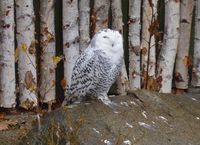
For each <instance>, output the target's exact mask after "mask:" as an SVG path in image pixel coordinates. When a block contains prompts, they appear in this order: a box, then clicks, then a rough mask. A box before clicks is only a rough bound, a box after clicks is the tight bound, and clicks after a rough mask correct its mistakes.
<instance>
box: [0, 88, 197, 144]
mask: <svg viewBox="0 0 200 145" xmlns="http://www.w3.org/2000/svg"><path fill="white" fill-rule="evenodd" d="M113 100H114V101H115V102H117V103H118V104H121V106H123V107H122V108H121V109H119V110H114V111H113V110H112V109H109V108H105V107H102V105H101V103H99V102H97V103H96V102H94V103H91V104H90V105H80V106H78V107H77V108H76V107H75V108H72V109H71V110H70V112H71V113H73V115H74V116H78V117H80V116H81V115H85V116H84V118H85V121H86V122H85V123H84V125H81V127H80V130H81V131H80V132H78V133H77V138H79V141H80V142H79V143H81V144H88V143H90V144H91V143H93V144H99V143H100V144H102V145H103V144H107V145H110V143H111V142H112V143H111V145H115V144H124V145H126V144H128V145H129V144H130V145H132V144H134V145H135V144H138V145H155V144H162V145H200V89H190V91H189V92H188V93H187V94H184V95H170V94H165V95H163V94H162V95H160V94H158V93H151V92H148V91H144V90H142V91H137V92H134V93H133V94H131V93H130V95H129V96H122V97H120V96H118V97H116V98H114V99H113ZM130 110H131V111H130ZM80 112H81V113H80ZM66 114H67V113H66V112H65V110H64V109H57V110H55V111H53V112H52V113H50V114H48V115H47V116H46V117H44V120H43V123H42V124H41V125H42V127H41V130H42V131H41V132H42V133H41V134H40V135H38V134H37V128H38V125H37V126H36V124H37V122H38V121H37V114H36V113H34V112H21V111H16V112H15V113H10V114H7V115H6V114H5V113H4V114H3V115H1V114H0V145H18V144H27V143H28V142H29V143H30V144H37V143H38V141H41V138H42V141H41V142H45V144H48V143H47V142H48V141H47V140H46V138H48V135H49V132H48V133H47V132H46V130H48V131H49V128H50V129H52V126H51V124H52V122H55V121H56V123H60V130H61V129H62V127H63V126H65V127H64V128H66V126H68V125H69V123H71V122H69V121H67V122H65V121H63V120H65V118H68V117H67V116H66ZM78 117H77V118H78ZM75 118H76V117H75ZM77 118H76V119H75V120H77ZM79 119H80V118H79ZM2 122H4V124H3V125H4V126H3V127H4V128H1V124H2ZM5 122H7V123H5ZM123 124H124V125H123ZM77 125H78V124H77ZM50 126H51V127H50ZM75 126H76V125H75ZM104 127H105V128H106V130H107V131H108V132H107V133H105V132H104V130H103V129H102V131H103V132H104V133H102V134H106V135H105V136H102V135H101V136H100V137H99V136H98V134H101V129H100V128H104ZM32 128H33V130H31V129H32ZM46 128H48V129H46ZM88 129H89V130H88ZM30 130H31V131H30ZM86 131H88V132H92V135H90V136H87V137H86V138H87V140H85V139H83V138H84V137H83V134H84V132H86ZM57 132H58V130H57ZM95 133H96V134H95ZM123 133H125V134H123ZM127 133H128V134H127ZM44 134H45V135H44ZM65 135H66V134H65ZM46 136H47V137H46ZM60 136H62V135H61V134H60ZM80 136H81V137H80ZM116 136H117V137H116ZM82 137H83V138H82ZM105 137H106V138H105ZM120 138H121V142H120ZM116 139H117V140H118V139H119V141H116ZM123 140H124V141H123ZM94 142H95V143H94ZM66 143H67V142H65V144H66ZM58 144H59V143H58Z"/></svg>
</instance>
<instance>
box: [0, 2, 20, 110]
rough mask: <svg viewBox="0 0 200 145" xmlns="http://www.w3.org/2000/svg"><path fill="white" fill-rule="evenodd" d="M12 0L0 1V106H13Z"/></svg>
mask: <svg viewBox="0 0 200 145" xmlns="http://www.w3.org/2000/svg"><path fill="white" fill-rule="evenodd" d="M14 27H15V26H14V0H1V1H0V107H4V108H12V107H15V105H16V103H15V99H16V96H15V55H14V50H15V41H14V40H15V36H14Z"/></svg>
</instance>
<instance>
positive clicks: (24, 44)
mask: <svg viewBox="0 0 200 145" xmlns="http://www.w3.org/2000/svg"><path fill="white" fill-rule="evenodd" d="M22 50H23V51H24V52H26V50H27V44H26V43H22Z"/></svg>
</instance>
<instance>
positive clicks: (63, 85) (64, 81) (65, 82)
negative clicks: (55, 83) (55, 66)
mask: <svg viewBox="0 0 200 145" xmlns="http://www.w3.org/2000/svg"><path fill="white" fill-rule="evenodd" d="M60 85H61V87H62V88H63V89H66V88H67V81H66V80H65V79H62V80H61V81H60Z"/></svg>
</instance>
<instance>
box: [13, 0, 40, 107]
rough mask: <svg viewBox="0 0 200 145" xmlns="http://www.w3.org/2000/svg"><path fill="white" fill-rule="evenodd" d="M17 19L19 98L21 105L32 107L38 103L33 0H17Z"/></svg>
mask: <svg viewBox="0 0 200 145" xmlns="http://www.w3.org/2000/svg"><path fill="white" fill-rule="evenodd" d="M16 20H17V22H16V24H17V44H18V49H19V61H18V67H19V69H18V74H19V89H20V98H19V100H20V106H21V107H23V108H25V109H30V108H32V107H35V106H36V105H37V94H36V89H37V77H36V60H35V59H36V57H35V38H34V34H35V28H34V20H35V16H34V10H33V0H16Z"/></svg>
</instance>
